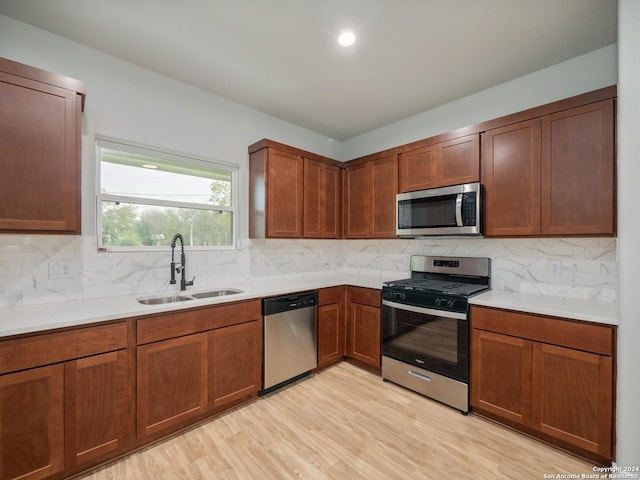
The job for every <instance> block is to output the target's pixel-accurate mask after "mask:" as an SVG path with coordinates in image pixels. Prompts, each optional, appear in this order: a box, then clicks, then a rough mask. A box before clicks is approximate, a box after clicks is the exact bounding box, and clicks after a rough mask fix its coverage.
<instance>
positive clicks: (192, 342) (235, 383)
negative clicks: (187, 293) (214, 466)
mask: <svg viewBox="0 0 640 480" xmlns="http://www.w3.org/2000/svg"><path fill="white" fill-rule="evenodd" d="M260 305H261V304H260V301H259V300H251V301H247V302H238V303H229V304H223V305H218V306H211V307H205V308H198V309H191V310H184V311H177V312H169V313H166V314H160V315H154V316H149V317H146V318H144V319H139V320H138V321H137V337H138V342H139V343H141V342H142V343H143V344H142V345H138V363H137V369H138V377H137V390H138V436H139V438H144V437H149V436H157V435H160V434H166V433H168V432H171V431H172V430H175V429H177V428H180V427H182V426H185V425H188V424H189V423H190V422H194V421H197V420H198V419H201V418H205V417H206V416H207V415H210V414H212V413H214V411H219V410H221V409H222V408H224V407H225V406H230V405H232V404H234V403H238V402H239V401H241V400H242V399H244V398H250V397H251V396H257V393H258V391H259V390H260V388H261V384H262V316H261V308H260Z"/></svg>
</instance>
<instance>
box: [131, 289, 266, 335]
mask: <svg viewBox="0 0 640 480" xmlns="http://www.w3.org/2000/svg"><path fill="white" fill-rule="evenodd" d="M260 318H262V310H261V304H260V300H251V301H248V302H237V303H229V304H223V305H215V306H211V307H205V308H198V309H193V310H185V311H180V312H172V313H166V314H161V315H156V316H153V317H147V318H143V319H141V320H138V322H137V339H138V345H142V344H145V343H151V342H157V341H158V340H166V339H168V338H174V337H181V336H183V335H189V334H192V333H197V332H205V331H207V330H213V329H216V328H220V327H228V326H230V325H236V324H238V323H244V322H249V321H251V320H258V319H260Z"/></svg>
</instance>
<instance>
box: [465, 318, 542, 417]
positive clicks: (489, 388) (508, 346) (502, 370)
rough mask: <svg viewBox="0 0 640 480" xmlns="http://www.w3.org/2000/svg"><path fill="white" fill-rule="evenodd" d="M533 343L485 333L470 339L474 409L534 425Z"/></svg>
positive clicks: (476, 332) (475, 334)
mask: <svg viewBox="0 0 640 480" xmlns="http://www.w3.org/2000/svg"><path fill="white" fill-rule="evenodd" d="M531 350H532V348H531V342H530V341H529V340H523V339H521V338H516V337H510V336H508V335H501V334H497V333H491V332H486V331H484V330H477V329H473V330H472V335H471V355H472V358H471V406H472V407H474V408H479V409H482V410H485V411H487V412H490V413H492V414H494V415H499V416H500V417H502V418H504V419H507V420H510V421H512V422H517V423H519V424H522V425H527V426H529V425H531V368H532V367H531V362H532V353H531Z"/></svg>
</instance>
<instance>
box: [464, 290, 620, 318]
mask: <svg viewBox="0 0 640 480" xmlns="http://www.w3.org/2000/svg"><path fill="white" fill-rule="evenodd" d="M469 303H470V304H471V305H478V306H483V307H492V308H500V309H504V310H513V311H517V312H524V313H533V314H538V315H548V316H552V317H560V318H567V319H570V320H580V321H585V322H593V323H601V324H605V325H612V326H617V325H618V312H617V304H616V303H613V302H598V301H594V300H583V299H578V298H567V297H554V296H551V295H536V294H532V293H517V292H507V291H502V290H490V291H488V292H484V293H481V294H480V295H477V296H475V297H472V298H471V299H469Z"/></svg>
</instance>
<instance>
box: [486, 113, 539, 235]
mask: <svg viewBox="0 0 640 480" xmlns="http://www.w3.org/2000/svg"><path fill="white" fill-rule="evenodd" d="M540 136H541V135H540V119H538V118H537V119H534V120H528V121H525V122H519V123H515V124H513V125H508V126H506V127H501V128H496V129H493V130H489V131H488V132H486V133H485V135H484V139H483V143H484V156H483V158H482V183H483V184H484V188H485V192H484V193H485V197H484V207H485V215H484V218H485V232H484V233H485V235H486V236H488V237H493V236H496V237H497V236H511V235H537V234H539V233H540V164H541V159H540Z"/></svg>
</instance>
